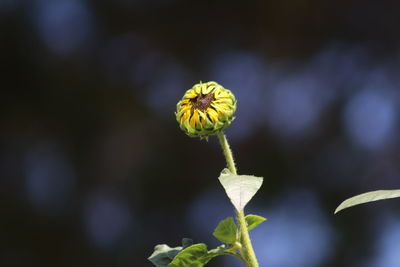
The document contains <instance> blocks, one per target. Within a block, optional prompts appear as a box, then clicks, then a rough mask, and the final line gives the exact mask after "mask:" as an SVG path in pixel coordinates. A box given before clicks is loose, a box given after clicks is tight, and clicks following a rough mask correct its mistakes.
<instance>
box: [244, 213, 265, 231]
mask: <svg viewBox="0 0 400 267" xmlns="http://www.w3.org/2000/svg"><path fill="white" fill-rule="evenodd" d="M245 219H246V223H247V230H249V231H250V230H251V229H254V228H255V227H257V226H258V225H259V224H261V223H263V222H264V221H266V220H267V219H266V218H264V217H261V216H258V215H254V214H249V215H246V217H245Z"/></svg>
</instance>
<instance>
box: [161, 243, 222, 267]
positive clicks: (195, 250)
mask: <svg viewBox="0 0 400 267" xmlns="http://www.w3.org/2000/svg"><path fill="white" fill-rule="evenodd" d="M218 255H220V254H215V253H213V254H209V253H208V251H207V246H206V245H205V244H195V245H191V246H190V247H187V248H185V249H184V250H182V251H181V252H179V254H178V255H176V257H175V258H174V260H173V261H172V262H171V263H170V264H168V267H202V266H204V265H206V264H207V263H208V262H209V261H210V260H211V259H212V258H213V257H216V256H218Z"/></svg>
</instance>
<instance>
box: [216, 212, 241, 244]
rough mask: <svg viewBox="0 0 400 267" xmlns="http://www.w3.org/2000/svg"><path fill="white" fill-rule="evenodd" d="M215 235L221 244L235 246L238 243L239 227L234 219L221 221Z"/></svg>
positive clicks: (229, 218)
mask: <svg viewBox="0 0 400 267" xmlns="http://www.w3.org/2000/svg"><path fill="white" fill-rule="evenodd" d="M213 235H214V236H215V237H216V238H217V239H218V240H219V241H221V242H223V243H226V244H233V243H235V241H236V236H237V227H236V224H235V222H234V221H233V218H232V217H228V218H226V219H225V220H223V221H220V222H219V224H218V226H217V228H215V230H214V233H213Z"/></svg>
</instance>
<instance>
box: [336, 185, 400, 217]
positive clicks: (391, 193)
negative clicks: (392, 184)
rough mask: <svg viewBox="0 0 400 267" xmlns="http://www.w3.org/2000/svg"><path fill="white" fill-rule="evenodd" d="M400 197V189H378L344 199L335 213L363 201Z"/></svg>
mask: <svg viewBox="0 0 400 267" xmlns="http://www.w3.org/2000/svg"><path fill="white" fill-rule="evenodd" d="M396 197H400V190H377V191H371V192H367V193H364V194H361V195H357V196H354V197H351V198H349V199H346V200H345V201H343V202H342V203H341V204H340V205H339V206H338V207H337V208H336V210H335V214H336V213H338V212H339V211H341V210H344V209H347V208H349V207H352V206H356V205H359V204H363V203H368V202H372V201H378V200H383V199H390V198H396Z"/></svg>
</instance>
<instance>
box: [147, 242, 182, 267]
mask: <svg viewBox="0 0 400 267" xmlns="http://www.w3.org/2000/svg"><path fill="white" fill-rule="evenodd" d="M181 250H182V247H176V248H170V247H169V246H168V245H165V244H162V245H157V246H155V248H154V252H153V254H151V256H150V257H148V258H147V259H148V260H149V261H151V262H152V263H153V264H154V265H155V266H157V267H167V266H168V264H169V263H170V262H171V261H172V259H173V258H174V257H175V256H176V255H177V254H178V253H179V252H180V251H181Z"/></svg>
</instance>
